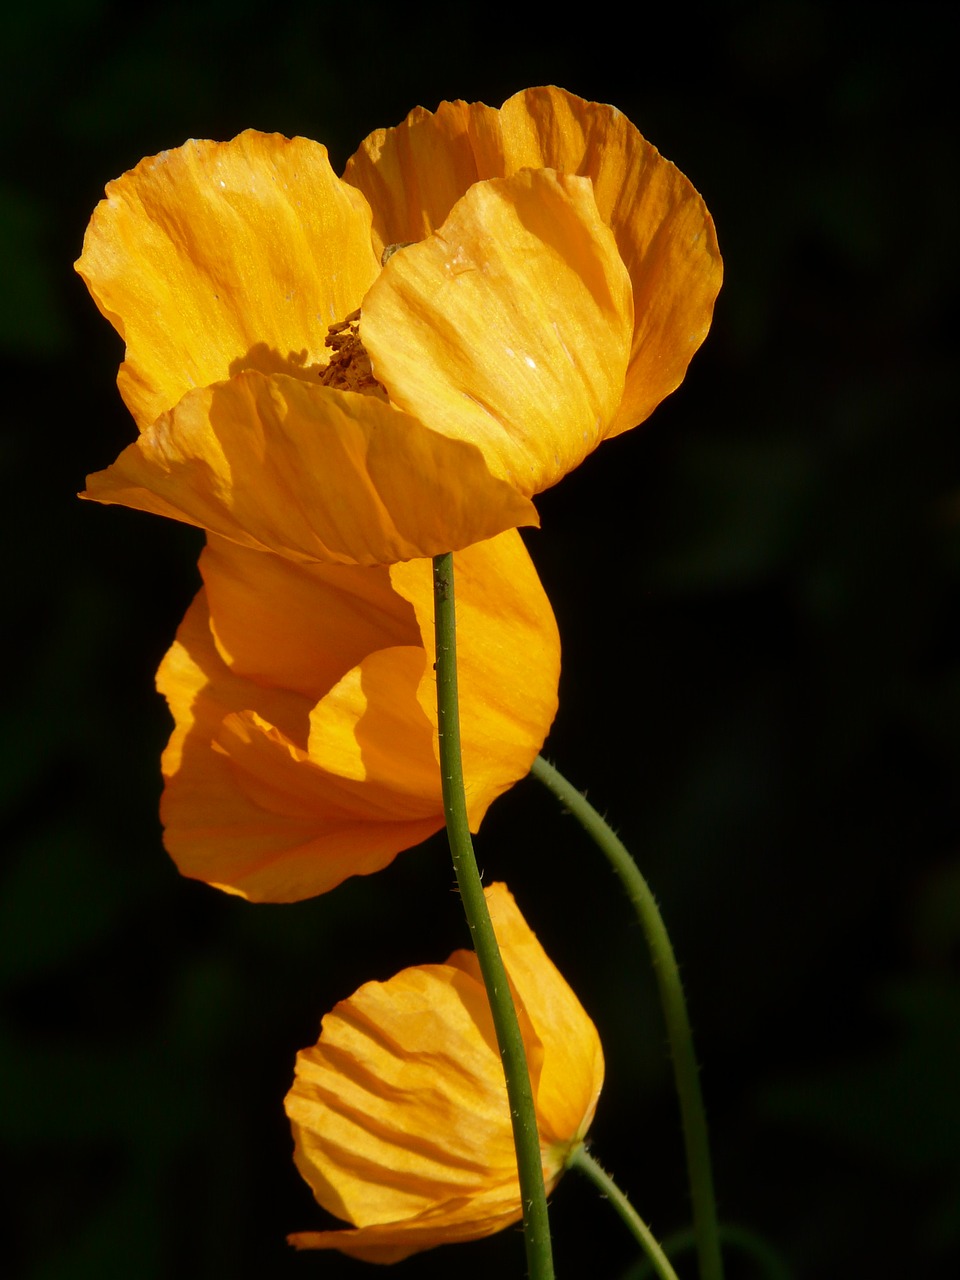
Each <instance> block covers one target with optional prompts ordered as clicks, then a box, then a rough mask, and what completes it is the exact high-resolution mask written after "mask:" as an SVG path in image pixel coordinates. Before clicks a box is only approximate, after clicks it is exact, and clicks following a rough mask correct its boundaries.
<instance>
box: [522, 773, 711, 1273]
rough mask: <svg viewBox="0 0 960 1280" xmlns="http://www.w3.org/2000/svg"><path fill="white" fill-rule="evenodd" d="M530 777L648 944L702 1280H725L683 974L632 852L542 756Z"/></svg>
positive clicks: (654, 901) (657, 909)
mask: <svg viewBox="0 0 960 1280" xmlns="http://www.w3.org/2000/svg"><path fill="white" fill-rule="evenodd" d="M531 772H532V773H533V775H534V777H535V778H538V779H539V780H540V781H541V782H542V783H543V784H544V786H545V787H547V788H548V790H550V791H552V792H553V794H554V795H555V796H556V797H557V798H558V799H559V800H560V802H561V804H562V805H563V806H564V808H566V809H568V810H569V811H570V813H572V814H573V816H574V817H575V818H576V819H577V821H578V822H579V823H580V825H581V826H582V827H583V828H584V830H585V831H586V832H587V834H588V835H589V836H590V837H591V838H592V839H593V840H594V841H595V842H596V844H598V845H599V846H600V849H601V850H602V851H603V853H604V854H605V855H606V857H607V859H608V861H609V862H610V865H611V866H612V867H613V869H614V871H615V872H616V873H617V875H618V876H619V877H620V880H621V883H622V884H623V887H624V888H625V889H626V891H627V895H628V897H629V898H630V901H631V902H632V903H633V907H634V910H635V911H636V913H637V917H638V919H639V921H640V925H641V927H642V929H643V932H644V936H645V937H646V939H647V946H648V947H649V948H650V955H651V958H652V960H653V968H654V972H655V973H656V977H657V986H658V988H659V991H660V1003H661V1006H662V1008H663V1015H664V1021H665V1022H666V1026H667V1038H668V1040H669V1043H670V1056H671V1057H672V1059H673V1072H674V1078H675V1080H676V1086H677V1095H678V1098H679V1101H680V1119H681V1123H682V1125H683V1141H684V1146H685V1148H686V1154H687V1177H688V1180H689V1183H690V1199H691V1202H692V1205H693V1229H694V1233H695V1235H696V1240H697V1257H698V1260H699V1263H700V1277H701V1280H723V1261H722V1258H721V1256H720V1233H719V1229H718V1224H717V1204H716V1197H715V1195H714V1189H713V1172H712V1170H711V1167H710V1143H709V1139H708V1138H707V1118H706V1113H705V1111H704V1107H703V1094H702V1092H701V1090H700V1074H699V1071H698V1069H697V1059H696V1056H695V1055H694V1051H693V1033H692V1032H691V1030H690V1018H689V1016H688V1014H687V1004H686V1001H685V999H684V995H683V984H682V983H681V981H680V970H679V968H678V967H677V959H676V956H675V955H674V953H673V946H672V945H671V942H670V938H669V935H668V934H667V930H666V926H665V925H664V923H663V916H661V914H660V909H659V907H658V906H657V903H656V900H655V899H654V896H653V893H652V892H651V890H650V886H649V885H648V884H647V882H646V880H645V879H644V878H643V876H642V875H641V874H640V869H639V868H638V866H637V864H636V863H635V862H634V860H633V858H631V856H630V854H629V853H628V851H627V848H626V845H624V843H623V842H622V841H621V840H620V839H619V837H618V836H617V835H616V834H615V833H614V831H612V830H611V828H610V827H609V826H608V825H607V823H606V822H605V821H604V820H603V818H601V816H600V814H599V813H597V811H596V809H594V807H593V805H592V804H590V803H589V801H588V800H587V798H586V797H585V796H584V795H582V794H581V793H580V792H579V791H578V790H577V789H576V787H574V786H573V785H572V784H571V783H570V782H568V781H567V779H566V778H565V777H564V776H563V774H562V773H559V772H558V771H557V770H556V769H555V768H554V767H553V765H552V764H548V763H547V761H546V760H544V758H543V757H542V756H538V757H537V758H536V760H535V761H534V762H533V768H532V770H531Z"/></svg>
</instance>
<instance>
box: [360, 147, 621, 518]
mask: <svg viewBox="0 0 960 1280" xmlns="http://www.w3.org/2000/svg"><path fill="white" fill-rule="evenodd" d="M632 327H633V312H632V302H631V289H630V280H629V277H628V276H627V273H626V271H625V270H624V267H623V263H622V262H621V261H620V256H619V254H618V252H617V248H616V244H615V241H614V238H613V235H612V234H611V232H610V230H609V228H608V227H606V226H605V224H604V223H603V222H602V221H601V219H600V217H599V215H598V213H597V208H596V205H595V203H594V200H593V193H592V189H591V186H590V183H589V182H587V181H586V180H584V179H579V178H569V177H564V176H562V175H557V174H554V173H552V172H547V171H541V172H535V171H532V170H527V171H524V172H523V173H520V174H517V175H516V176H514V177H512V178H507V179H503V180H500V181H494V182H483V183H477V184H476V185H474V186H473V187H471V188H470V190H469V192H468V193H467V195H466V196H464V198H463V199H462V200H461V201H460V202H459V203H458V204H457V205H456V206H455V208H454V210H453V212H452V213H451V215H450V217H449V218H448V219H447V221H446V222H445V223H444V224H443V226H442V227H441V228H440V230H439V231H438V232H437V233H436V234H435V235H433V236H430V237H429V238H428V239H427V240H424V241H421V242H420V243H419V244H415V245H411V246H410V247H409V248H406V249H404V250H402V251H401V252H400V253H396V254H394V255H393V257H392V258H391V259H390V261H389V262H388V264H387V266H386V267H385V269H384V271H383V273H382V274H381V276H380V278H379V279H378V280H377V282H376V283H375V284H374V285H373V287H372V288H371V290H370V292H369V293H368V294H367V297H366V299H365V301H364V307H363V316H362V319H361V327H360V332H361V336H362V338H363V341H364V344H365V346H366V348H367V350H368V352H369V353H370V357H371V360H372V361H373V367H374V372H375V374H376V376H377V378H378V379H379V380H380V381H381V382H382V383H383V384H384V386H385V387H386V388H387V391H388V392H389V395H390V399H391V401H392V402H393V403H394V404H396V405H398V406H399V407H400V408H401V409H405V410H407V411H408V412H410V413H411V414H416V416H417V417H418V418H419V419H420V420H421V421H422V422H424V423H425V424H426V425H427V426H429V427H431V428H432V429H433V430H435V431H437V432H443V433H445V434H447V435H449V436H451V437H456V438H457V439H460V440H463V441H470V442H472V443H474V444H476V445H477V447H478V448H480V449H481V450H482V451H483V454H484V457H485V458H486V459H487V461H488V464H489V466H490V468H491V470H492V471H493V472H494V473H495V474H496V475H498V476H502V477H504V478H506V479H508V480H509V481H510V483H511V484H513V485H514V486H515V487H516V488H517V489H519V490H520V492H521V493H523V494H525V495H531V494H534V493H538V492H539V491H540V490H542V489H545V488H547V487H548V486H549V485H552V484H554V483H555V482H556V481H557V480H559V479H560V477H561V476H563V475H565V474H566V472H568V471H570V470H571V469H572V468H573V467H575V466H577V464H578V463H579V462H581V461H582V460H583V458H584V457H585V456H586V455H587V454H588V453H590V452H591V450H593V449H594V448H595V447H596V446H597V444H599V443H600V441H601V440H602V439H603V438H604V435H605V434H606V432H607V429H608V427H609V425H610V423H611V422H612V421H613V418H614V416H615V414H616V412H617V407H618V405H619V403H620V398H621V395H622V393H623V379H624V373H625V369H626V363H627V355H628V352H629V348H630V335H631V332H632Z"/></svg>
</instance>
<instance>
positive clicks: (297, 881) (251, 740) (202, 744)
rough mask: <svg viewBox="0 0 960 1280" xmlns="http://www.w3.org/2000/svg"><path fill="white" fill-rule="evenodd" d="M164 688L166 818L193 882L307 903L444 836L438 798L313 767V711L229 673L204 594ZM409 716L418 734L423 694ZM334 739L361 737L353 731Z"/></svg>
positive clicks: (170, 659) (160, 682)
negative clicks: (168, 721)
mask: <svg viewBox="0 0 960 1280" xmlns="http://www.w3.org/2000/svg"><path fill="white" fill-rule="evenodd" d="M421 660H422V655H421ZM157 687H158V689H159V690H160V692H161V693H163V694H164V696H165V697H166V698H167V701H168V703H169V705H170V709H171V711H172V713H173V716H174V720H175V728H174V732H173V735H172V736H171V739H170V743H169V745H168V747H167V749H166V751H165V752H164V754H163V759H162V762H161V763H162V770H163V775H164V781H165V786H164V792H163V797H162V799H161V804H160V816H161V819H162V821H163V824H164V843H165V845H166V847H167V850H168V852H169V853H170V855H171V856H172V857H173V859H174V861H175V862H176V864H177V866H178V868H179V870H180V871H181V873H182V874H183V875H185V876H188V877H190V878H192V879H197V880H204V881H206V882H207V883H209V884H213V885H216V886H217V887H218V888H221V889H224V890H226V891H227V892H230V893H236V894H239V895H241V896H243V897H246V898H250V899H252V900H254V901H266V902H291V901H299V900H301V899H303V898H309V897H312V896H314V895H315V894H319V893H325V892H327V891H328V890H329V889H332V888H334V887H335V886H336V885H337V884H340V883H341V882H342V881H343V880H345V879H346V878H347V877H348V876H352V875H369V874H371V873H372V872H374V871H378V870H380V869H381V868H382V867H384V866H386V865H387V864H388V863H389V862H391V861H392V860H393V858H394V857H395V856H396V855H397V854H398V853H399V852H400V851H401V850H403V849H408V848H411V847H412V846H414V845H416V844H419V843H420V842H421V841H422V840H425V839H426V838H427V836H429V835H432V834H433V832H434V831H437V830H439V829H440V828H441V827H442V825H443V814H442V810H441V808H440V803H439V798H438V799H437V800H436V801H435V802H434V803H433V804H432V805H430V804H426V803H424V802H423V801H422V800H418V798H417V797H416V796H411V795H409V794H408V793H405V792H404V791H402V790H401V789H400V788H394V789H393V790H391V787H390V783H389V780H387V782H385V783H380V782H374V783H373V784H371V785H367V784H366V783H365V782H364V783H358V782H357V781H356V780H354V779H351V778H343V777H339V776H337V775H336V774H335V773H334V772H331V771H330V770H328V769H325V768H323V767H321V766H320V765H318V764H317V763H316V762H315V761H313V760H311V758H310V756H309V754H308V752H307V750H306V740H307V736H308V734H309V730H310V717H311V710H312V708H311V706H310V703H309V701H308V700H307V699H306V698H304V697H303V696H302V695H299V694H295V693H291V692H290V691H287V690H283V689H277V688H272V687H270V686H265V685H263V684H261V683H259V682H257V681H252V680H247V679H245V678H242V677H239V676H236V675H234V674H233V673H232V672H231V671H230V670H229V669H228V668H227V667H226V665H225V664H224V662H223V660H222V658H221V656H220V654H219V652H218V651H217V648H216V645H215V643H214V640H213V637H212V635H211V631H210V619H209V614H208V611H207V601H206V596H205V593H204V592H200V594H199V595H198V596H197V598H196V600H195V601H194V603H193V605H192V606H191V608H190V610H189V611H188V613H187V615H186V617H185V618H184V621H183V623H182V624H181V626H180V630H179V631H178V633H177V639H176V641H175V642H174V644H173V646H172V647H171V649H170V651H169V652H168V654H167V655H166V657H165V658H164V661H163V663H162V664H161V666H160V670H159V671H158V673H157ZM264 713H267V714H266V715H265V714H264ZM267 715H269V716H270V717H271V718H270V719H268V718H267ZM410 715H411V717H412V720H413V723H414V725H415V724H416V722H417V719H418V718H419V717H421V716H422V713H421V711H420V708H419V705H418V704H417V702H416V699H415V696H414V694H413V693H411V695H410ZM278 726H282V728H281V727H278ZM331 728H332V730H337V731H339V733H340V734H341V735H346V734H351V733H352V732H353V722H352V721H351V720H350V718H349V717H348V716H346V715H345V716H344V717H343V718H342V722H341V723H340V725H339V728H338V726H337V724H336V722H335V720H334V721H333V722H332V724H331ZM413 732H416V730H415V729H414V730H413ZM328 749H329V751H330V752H332V751H333V746H332V745H331V746H330V747H329V748H328ZM427 750H429V738H428V739H427ZM431 754H432V753H431Z"/></svg>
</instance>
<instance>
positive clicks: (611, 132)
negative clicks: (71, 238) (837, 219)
mask: <svg viewBox="0 0 960 1280" xmlns="http://www.w3.org/2000/svg"><path fill="white" fill-rule="evenodd" d="M408 242H409V243H408ZM397 245H400V246H401V251H400V252H391V250H392V249H394V248H395V247H396V246H397ZM77 269H78V271H79V272H80V274H81V275H82V276H83V278H84V280H85V281H86V283H87V285H88V288H89V289H90V292H91V293H92V295H93V297H94V299H95V301H96V303H97V305H98V306H99V308H100V310H101V311H102V312H103V314H104V315H105V316H106V317H107V319H109V320H110V322H111V323H112V324H113V325H114V327H115V328H116V329H117V330H118V332H119V333H120V334H121V335H122V337H123V338H124V340H125V342H126V358H125V361H124V363H123V365H122V366H121V369H120V374H119V378H118V383H119V387H120V391H121V393H122V395H123V398H124V400H125V401H126V403H127V405H128V407H129V408H130V410H131V412H132V414H133V416H134V418H135V420H136V422H137V425H138V427H139V429H140V432H141V434H140V438H139V440H138V441H137V442H136V443H135V444H133V445H131V446H130V447H129V448H127V449H126V450H124V452H123V453H122V454H121V455H120V457H119V458H118V460H117V461H116V462H115V463H114V464H113V466H111V467H108V468H107V469H106V470H105V471H102V472H98V473H97V474H95V475H93V476H91V477H90V478H89V481H88V489H87V491H86V494H85V495H84V496H86V497H89V498H94V499H96V500H98V501H100V502H119V503H124V504H126V505H128V506H133V507H139V508H142V509H144V510H148V511H154V512H157V513H159V514H161V515H167V516H172V517H174V518H176V519H179V520H185V521H187V522H189V523H192V524H196V525H199V526H201V527H202V528H205V529H207V530H210V531H211V532H214V533H219V534H221V535H223V536H224V537H227V538H229V539H231V540H233V541H235V542H237V543H240V544H242V545H244V546H248V547H252V548H256V549H267V550H271V551H275V552H278V553H280V554H282V555H284V556H287V557H289V558H291V559H294V560H298V561H301V562H304V563H309V562H315V561H332V562H340V563H358V564H373V563H391V562H394V561H397V560H406V559H412V558H417V557H424V556H432V555H435V554H438V553H441V552H445V551H449V550H456V549H460V548H461V547H464V546H467V545H469V544H470V543H473V542H477V541H481V540H483V539H485V538H489V537H492V536H493V535H495V534H497V533H500V532H501V531H503V530H504V529H508V528H514V527H516V526H518V525H523V524H536V523H537V515H536V510H535V508H534V506H533V504H532V502H531V497H532V496H533V495H534V494H536V493H538V492H540V491H541V490H543V489H545V488H547V487H549V486H550V485H552V484H554V483H555V482H556V481H557V480H559V479H560V478H561V477H562V476H563V475H564V474H566V472H567V471H569V470H571V468H573V467H575V466H577V465H578V464H579V463H580V462H581V461H582V460H583V458H584V457H586V455H587V454H588V453H590V452H591V451H592V450H593V449H594V448H595V447H596V446H597V445H598V444H599V443H600V442H601V441H602V440H604V439H606V438H608V437H610V436H613V435H617V434H618V433H620V432H622V431H624V430H626V429H628V428H629V427H632V426H634V425H635V424H637V423H638V422H641V421H642V420H643V419H644V418H645V417H647V415H648V414H649V413H650V412H651V411H652V410H653V408H654V407H655V406H656V405H657V404H658V403H659V401H660V400H662V399H663V397H664V396H666V395H667V394H669V392H670V391H672V390H673V389H674V388H675V387H676V386H677V385H678V384H679V383H680V381H681V380H682V378H683V376H684V373H685V371H686V368H687V364H688V363H689V361H690V358H691V356H692V355H693V353H694V351H695V350H696V349H697V347H698V346H699V344H700V343H701V342H702V341H703V338H704V337H705V335H706V332H707V329H708V328H709V325H710V319H711V315H712V310H713V304H714V299H715V297H716V294H717V291H718V289H719V287H720V277H721V264H720V257H719V253H718V250H717V242H716V236H715V233H714V228H713V223H712V221H711V219H710V215H709V214H708V212H707V210H706V208H705V206H704V204H703V201H702V200H701V198H700V196H699V195H698V194H697V192H696V191H695V190H694V189H693V187H692V186H691V185H690V183H689V182H688V181H687V180H686V178H684V177H683V175H682V174H681V173H679V172H678V171H677V170H676V169H675V168H674V166H673V165H671V164H670V163H669V162H668V161H666V160H664V159H663V158H662V157H661V156H660V155H659V154H658V153H657V151H656V150H655V149H654V148H653V147H652V146H651V145H650V144H649V143H647V142H646V141H644V139H643V138H642V137H641V136H640V134H639V133H638V132H637V130H636V129H635V128H634V126H633V125H632V124H631V123H630V122H629V120H627V119H626V118H625V117H624V116H622V115H621V114H620V113H619V112H618V111H616V110H615V109H614V108H612V107H607V106H601V105H598V104H597V103H591V102H585V101H583V100H582V99H580V98H577V97H574V96H573V95H572V94H569V93H566V92H564V91H563V90H561V89H556V88H544V89H530V90H526V91H524V92H522V93H518V94H516V95H515V96H514V97H512V98H510V99H509V100H508V101H507V102H506V103H504V105H503V107H501V108H500V109H499V110H494V109H492V108H490V107H486V106H484V105H483V104H481V103H473V104H467V103H463V102H452V103H443V104H442V105H441V106H440V108H439V109H438V110H437V111H436V113H431V112H428V111H424V110H422V109H418V110H416V111H414V112H413V113H412V114H411V115H410V116H409V117H408V118H407V120H406V121H405V122H404V123H403V124H402V125H400V126H399V127H398V128H396V129H391V130H382V131H379V132H377V133H374V134H372V135H371V136H370V137H369V138H367V140H366V141H365V142H364V143H363V145H362V146H361V147H360V149H359V151H358V152H357V153H356V155H355V156H354V157H353V158H352V159H351V160H350V161H349V163H348V164H347V168H346V172H345V175H344V178H343V179H339V178H337V177H336V176H335V174H334V173H333V171H332V169H331V167H330V164H329V162H328V160H327V153H326V150H325V149H324V148H323V147H322V146H321V145H320V144H318V143H315V142H311V141H309V140H307V139H305V138H293V139H287V138H283V137H280V136H278V135H270V134H262V133H256V132H253V131H248V132H246V133H243V134H241V135H240V136H239V137H237V138H235V139H233V141H232V142H225V143H216V142H196V141H192V142H188V143H187V144H186V145H185V146H183V147H181V148H179V149H178V150H175V151H168V152H164V153H162V154H161V155H159V156H154V157H151V158H149V159H146V160H143V161H141V163H140V164H138V165H137V167H136V168H135V169H133V170H131V171H130V172H129V173H126V174H125V175H124V176H123V177H121V178H119V179H118V180H117V181H116V182H112V183H110V185H109V186H108V187H107V198H106V199H105V200H104V201H102V202H101V204H100V205H99V206H98V207H97V209H96V211H95V213H94V215H93V218H92V219H91V222H90V225H89V227H88V229H87V234H86V237H85V240H84V248H83V254H82V256H81V258H80V260H79V262H78V263H77Z"/></svg>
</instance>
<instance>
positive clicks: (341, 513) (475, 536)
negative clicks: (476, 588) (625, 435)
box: [82, 371, 537, 564]
mask: <svg viewBox="0 0 960 1280" xmlns="http://www.w3.org/2000/svg"><path fill="white" fill-rule="evenodd" d="M87 486H88V487H87V490H86V492H85V493H84V494H83V495H82V496H83V497H86V498H92V499H94V500H95V501H97V502H106V503H121V504H123V505H124V506H130V507H136V508H138V509H139V510H142V511H152V512H154V513H155V514H157V515H164V516H169V517H171V518H173V519H175V520H183V521H186V522H187V523H188V524H194V525H198V526H199V527H200V528H203V529H207V530H208V531H210V532H211V533H218V534H221V535H222V536H223V537H225V538H229V539H231V540H232V541H234V542H238V543H240V544H241V545H242V546H247V547H252V548H254V549H256V550H268V551H275V552H277V553H278V554H280V555H285V556H288V557H289V558H290V559H292V560H297V561H303V562H312V561H328V562H332V563H339V564H387V563H391V562H393V561H397V560H410V559H413V558H416V557H425V556H434V555H438V554H441V553H443V552H446V551H451V550H457V549H459V548H460V547H462V546H467V545H469V544H470V543H472V542H478V541H480V540H481V539H483V538H488V537H491V536H493V535H494V534H496V533H500V532H501V531H502V530H504V529H510V528H514V527H516V526H517V525H521V524H536V523H537V516H536V511H535V509H534V507H533V505H532V503H530V502H529V501H527V499H526V498H524V497H523V496H522V495H521V494H519V493H517V492H516V491H515V490H514V489H513V487H512V486H511V485H509V484H508V483H506V482H505V481H503V480H502V479H500V478H498V477H496V476H493V475H492V474H491V473H490V471H489V469H488V467H487V463H486V460H485V458H484V455H483V453H482V452H481V451H480V450H479V449H478V448H477V447H476V445H474V444H472V443H471V442H469V441H461V440H452V439H450V438H448V437H446V436H445V435H442V434H440V433H438V432H434V431H430V430H429V429H425V428H424V427H423V426H422V425H421V424H420V423H419V422H418V421H417V420H416V419H414V418H412V417H409V416H408V415H406V414H404V413H401V412H400V411H398V410H396V409H394V408H392V407H391V406H390V405H387V404H384V403H383V402H382V401H381V400H379V399H376V398H374V397H372V396H363V395H358V394H355V393H353V392H349V391H347V392H340V391H335V390H333V389H332V388H329V387H314V386H311V385H308V384H307V383H305V382H302V381H300V380H298V379H295V378H289V377H285V376H283V375H280V374H278V375H275V376H273V377H266V376H264V375H263V374H260V373H257V372H254V371H248V372H247V373H242V374H239V375H238V376H237V377H235V378H232V379H231V380H230V381H229V382H221V383H216V384H214V385H213V386H210V387H202V388H199V389H198V390H196V391H193V392H190V393H189V394H188V395H186V396H184V398H183V399H182V400H181V401H180V402H179V404H177V405H176V406H175V408H174V409H172V410H171V411H170V412H169V413H167V414H164V415H162V416H161V417H160V418H159V419H158V421H157V422H156V423H154V424H153V426H151V427H149V428H148V429H147V430H146V431H144V432H143V433H142V434H141V435H140V437H139V439H138V440H137V441H136V442H135V443H134V444H132V445H130V446H129V447H128V448H127V449H125V450H124V451H123V453H121V455H120V457H119V458H118V459H117V461H116V462H115V463H114V464H113V466H111V467H108V468H107V469H106V470H105V471H100V472H97V473H96V474H95V475H92V476H89V477H88V479H87Z"/></svg>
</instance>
